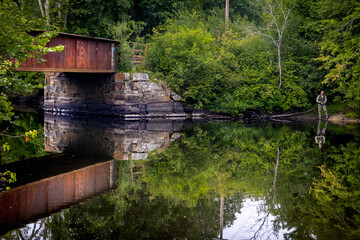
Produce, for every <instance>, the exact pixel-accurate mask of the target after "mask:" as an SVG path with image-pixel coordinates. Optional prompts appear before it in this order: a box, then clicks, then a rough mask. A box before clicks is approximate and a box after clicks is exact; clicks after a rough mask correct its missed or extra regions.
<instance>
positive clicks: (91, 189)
mask: <svg viewBox="0 0 360 240" xmlns="http://www.w3.org/2000/svg"><path fill="white" fill-rule="evenodd" d="M86 178H87V179H88V182H87V189H86V192H87V194H88V195H93V194H95V193H96V188H95V179H96V172H95V168H87V169H86Z"/></svg>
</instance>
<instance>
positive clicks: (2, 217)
mask: <svg viewBox="0 0 360 240" xmlns="http://www.w3.org/2000/svg"><path fill="white" fill-rule="evenodd" d="M3 199H4V197H3V195H2V194H1V195H0V209H1V211H0V224H3V223H4V222H5V216H6V215H5V212H4V211H3V209H5V208H4V207H3V206H4V201H3Z"/></svg>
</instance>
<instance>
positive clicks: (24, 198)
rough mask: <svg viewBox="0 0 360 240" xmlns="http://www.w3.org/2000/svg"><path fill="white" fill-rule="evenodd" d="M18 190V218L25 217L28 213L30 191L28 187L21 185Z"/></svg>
mask: <svg viewBox="0 0 360 240" xmlns="http://www.w3.org/2000/svg"><path fill="white" fill-rule="evenodd" d="M19 191H20V219H27V218H29V217H30V216H31V215H30V208H31V191H30V188H25V187H22V188H20V189H19Z"/></svg>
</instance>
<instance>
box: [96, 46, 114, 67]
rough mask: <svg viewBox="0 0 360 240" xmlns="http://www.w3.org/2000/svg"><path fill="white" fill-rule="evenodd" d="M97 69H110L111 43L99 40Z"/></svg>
mask: <svg viewBox="0 0 360 240" xmlns="http://www.w3.org/2000/svg"><path fill="white" fill-rule="evenodd" d="M98 46H99V47H98V48H99V58H98V63H99V65H98V69H111V44H107V43H106V42H99V44H98Z"/></svg>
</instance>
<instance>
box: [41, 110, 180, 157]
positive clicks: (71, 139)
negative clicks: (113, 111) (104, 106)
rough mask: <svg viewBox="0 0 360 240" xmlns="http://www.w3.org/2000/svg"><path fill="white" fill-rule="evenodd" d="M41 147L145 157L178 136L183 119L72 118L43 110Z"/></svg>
mask: <svg viewBox="0 0 360 240" xmlns="http://www.w3.org/2000/svg"><path fill="white" fill-rule="evenodd" d="M44 121H45V124H44V129H45V130H44V131H45V150H46V151H51V152H58V153H62V152H64V153H71V154H74V155H89V156H99V157H100V156H101V157H103V158H115V159H120V160H130V159H131V160H139V159H146V158H147V156H148V153H149V152H151V151H153V150H161V149H163V148H164V147H166V146H167V145H168V144H169V143H170V142H171V141H174V140H175V139H177V138H179V137H180V136H181V135H180V133H179V132H180V131H181V129H182V128H183V126H184V122H183V121H180V120H167V119H153V120H147V121H145V120H144V121H120V120H118V119H115V118H102V119H98V118H96V119H95V118H94V119H91V118H73V117H64V116H54V115H48V114H45V119H44Z"/></svg>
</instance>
